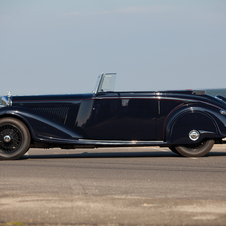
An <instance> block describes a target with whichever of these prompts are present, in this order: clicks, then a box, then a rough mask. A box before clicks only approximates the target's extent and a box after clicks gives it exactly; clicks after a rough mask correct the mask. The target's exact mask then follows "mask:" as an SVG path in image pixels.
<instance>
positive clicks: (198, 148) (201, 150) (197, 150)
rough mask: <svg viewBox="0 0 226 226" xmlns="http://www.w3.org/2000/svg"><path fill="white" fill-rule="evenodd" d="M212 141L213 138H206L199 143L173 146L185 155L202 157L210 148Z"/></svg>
mask: <svg viewBox="0 0 226 226" xmlns="http://www.w3.org/2000/svg"><path fill="white" fill-rule="evenodd" d="M214 142H215V141H214V140H206V141H202V142H201V143H199V144H192V145H183V146H177V147H175V148H176V150H177V151H178V152H179V153H180V154H181V155H183V156H185V157H202V156H204V155H206V154H207V153H208V152H209V151H210V150H211V149H212V147H213V145H214Z"/></svg>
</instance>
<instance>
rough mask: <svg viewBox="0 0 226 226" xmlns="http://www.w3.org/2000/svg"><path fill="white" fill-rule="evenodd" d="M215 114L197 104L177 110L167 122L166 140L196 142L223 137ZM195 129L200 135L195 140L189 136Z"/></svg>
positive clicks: (168, 141) (174, 143) (172, 142)
mask: <svg viewBox="0 0 226 226" xmlns="http://www.w3.org/2000/svg"><path fill="white" fill-rule="evenodd" d="M213 115H214V114H213V112H212V111H211V110H209V109H206V108H202V107H196V106H186V107H184V108H183V109H179V110H177V111H176V112H174V114H173V115H171V116H170V117H169V119H168V121H167V122H166V130H165V137H166V142H167V143H169V144H172V145H177V144H194V143H199V142H201V141H202V140H204V139H216V138H221V137H223V136H222V134H221V132H220V129H219V125H218V122H217V121H216V120H215V117H214V116H213ZM193 130H196V131H198V133H199V135H200V136H199V138H198V139H197V140H195V141H194V140H191V139H190V138H189V133H190V132H191V131H193Z"/></svg>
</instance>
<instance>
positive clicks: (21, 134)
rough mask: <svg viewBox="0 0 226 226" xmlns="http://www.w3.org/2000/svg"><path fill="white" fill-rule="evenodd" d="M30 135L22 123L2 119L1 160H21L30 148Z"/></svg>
mask: <svg viewBox="0 0 226 226" xmlns="http://www.w3.org/2000/svg"><path fill="white" fill-rule="evenodd" d="M29 145H30V133H29V131H28V129H27V127H26V126H25V125H24V123H22V122H21V121H19V120H17V119H14V118H2V119H0V159H5V160H7V159H8V160H10V159H18V158H20V157H21V156H22V155H23V154H24V153H25V152H26V151H27V150H28V148H29Z"/></svg>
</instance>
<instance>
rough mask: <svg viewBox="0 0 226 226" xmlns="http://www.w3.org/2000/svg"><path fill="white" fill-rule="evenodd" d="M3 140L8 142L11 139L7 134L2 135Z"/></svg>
mask: <svg viewBox="0 0 226 226" xmlns="http://www.w3.org/2000/svg"><path fill="white" fill-rule="evenodd" d="M3 140H4V142H6V143H9V142H10V141H11V137H10V136H9V135H6V136H4V138H3Z"/></svg>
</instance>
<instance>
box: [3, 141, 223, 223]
mask: <svg viewBox="0 0 226 226" xmlns="http://www.w3.org/2000/svg"><path fill="white" fill-rule="evenodd" d="M0 225H5V226H6V225H226V146H225V145H215V146H214V148H213V150H212V151H211V152H210V153H209V155H208V156H207V157H202V158H184V157H180V156H177V155H176V154H174V153H172V152H170V151H169V149H168V148H158V147H153V148H115V149H109V148H108V149H77V150H60V149H49V150H45V149H39V150H35V149H31V150H30V151H29V153H27V154H26V155H25V156H24V157H23V158H22V159H21V160H16V161H1V162H0Z"/></svg>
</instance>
